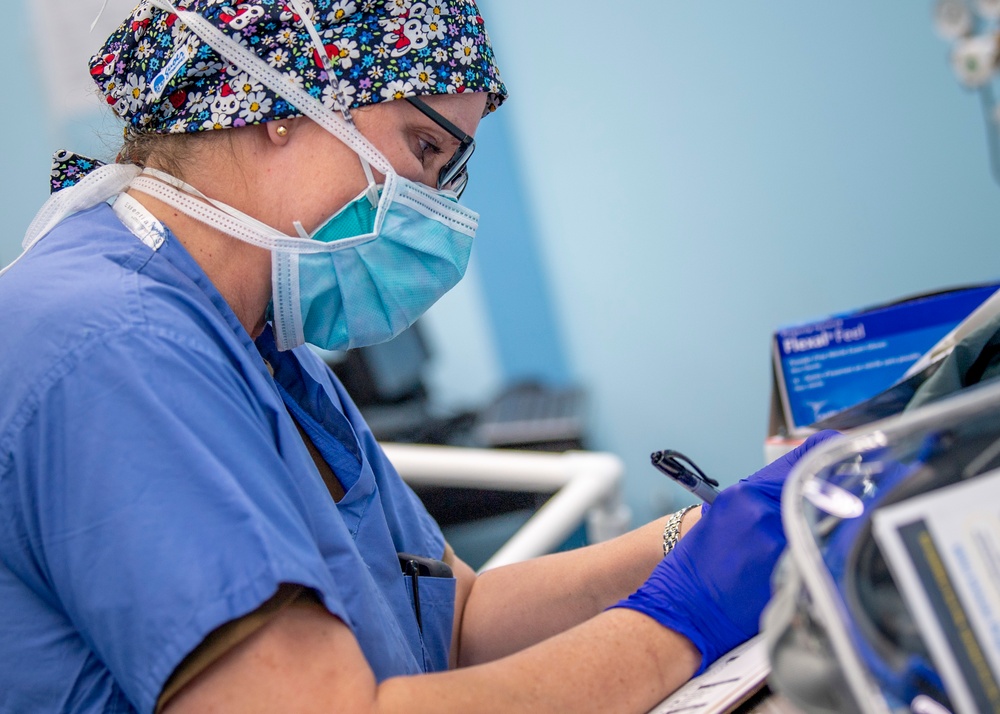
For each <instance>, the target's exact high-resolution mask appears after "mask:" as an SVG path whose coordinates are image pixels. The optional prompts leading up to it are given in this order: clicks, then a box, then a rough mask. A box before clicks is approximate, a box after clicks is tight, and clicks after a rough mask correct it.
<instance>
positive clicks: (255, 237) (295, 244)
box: [131, 176, 373, 254]
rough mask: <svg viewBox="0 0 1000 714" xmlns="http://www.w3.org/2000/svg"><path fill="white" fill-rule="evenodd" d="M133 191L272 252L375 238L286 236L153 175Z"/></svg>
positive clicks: (326, 248)
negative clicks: (332, 240) (327, 239)
mask: <svg viewBox="0 0 1000 714" xmlns="http://www.w3.org/2000/svg"><path fill="white" fill-rule="evenodd" d="M181 183H183V182H181ZM131 188H133V189H135V190H136V191H139V192H141V193H145V194H147V195H150V196H152V197H154V198H157V199H159V200H161V201H163V202H164V203H166V204H169V205H171V206H173V207H174V208H176V209H177V210H178V211H180V212H181V213H183V214H185V215H187V216H190V217H191V218H194V219H195V220H197V221H199V222H201V223H205V224H206V225H209V226H212V227H213V228H216V229H218V230H220V231H222V232H223V233H225V234H226V235H229V236H232V237H233V238H236V239H237V240H241V241H243V242H244V243H249V244H250V245H254V246H257V247H258V248H263V249H265V250H269V251H282V252H285V253H295V254H304V253H332V252H336V251H338V250H343V249H344V248H350V247H351V246H354V245H358V244H359V243H366V242H368V241H369V240H371V239H372V237H373V235H363V236H356V237H353V238H345V239H344V240H342V241H337V242H336V243H323V242H321V241H315V240H308V239H307V240H303V239H302V238H296V237H294V236H289V235H285V234H284V233H281V232H280V231H277V230H275V229H274V228H271V227H270V226H268V225H267V224H265V223H261V222H260V221H258V220H257V219H255V218H253V217H252V216H248V215H246V214H245V213H242V212H241V211H238V210H237V209H235V208H233V207H232V206H227V205H226V204H224V203H221V202H219V201H212V200H211V199H205V200H201V199H199V198H196V197H194V196H191V195H189V194H187V193H184V192H182V191H180V190H178V189H177V188H176V187H175V186H173V185H170V184H167V183H164V182H162V181H160V180H159V179H157V178H152V177H151V176H138V177H137V178H136V179H135V180H134V181H132V183H131Z"/></svg>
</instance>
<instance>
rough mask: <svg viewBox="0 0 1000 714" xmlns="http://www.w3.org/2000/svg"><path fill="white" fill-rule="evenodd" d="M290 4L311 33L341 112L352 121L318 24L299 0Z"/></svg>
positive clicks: (290, 0) (291, 1)
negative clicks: (309, 17)
mask: <svg viewBox="0 0 1000 714" xmlns="http://www.w3.org/2000/svg"><path fill="white" fill-rule="evenodd" d="M288 4H289V5H291V7H292V9H293V10H295V12H297V13H298V15H299V17H300V18H302V24H303V25H304V26H305V28H306V32H308V33H309V37H310V39H312V42H313V47H314V48H315V50H316V57H317V58H318V59H319V61H320V64H322V65H323V69H325V70H326V78H327V81H328V82H329V83H330V89H332V90H333V96H334V98H335V99H336V101H337V104H338V105H339V108H340V113H341V114H343V115H344V119H346V120H347V121H351V114H350V107H349V106H348V102H347V99H346V97H344V93H343V92H342V91H341V89H340V78H339V77H337V72H336V70H334V67H333V62H331V61H330V55H328V54H327V53H326V47H325V46H324V45H323V40H322V39H320V36H319V33H318V32H317V31H316V26H315V25H314V24H313V23H311V22H309V21H308V20H307V19H306V18H307V17H308V15H306V13H305V12H304V11H303V8H302V6H301V4H300V2H299V0H288Z"/></svg>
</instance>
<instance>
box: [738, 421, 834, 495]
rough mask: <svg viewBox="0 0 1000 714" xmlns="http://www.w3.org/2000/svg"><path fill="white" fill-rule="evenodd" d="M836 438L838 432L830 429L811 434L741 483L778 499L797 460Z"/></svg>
mask: <svg viewBox="0 0 1000 714" xmlns="http://www.w3.org/2000/svg"><path fill="white" fill-rule="evenodd" d="M837 436H840V432H837V431H833V430H832V429H825V430H823V431H820V432H817V433H815V434H812V435H811V436H810V437H809V438H808V439H806V440H805V441H804V442H802V443H801V444H799V445H798V446H796V447H795V448H794V449H792V450H791V451H789V452H788V453H787V454H785V455H784V456H781V457H779V458H777V459H775V460H774V461H772V462H771V463H769V464H768V465H767V466H765V467H764V468H762V469H760V470H759V471H757V472H755V473H753V474H751V475H750V476H748V477H747V478H745V479H743V482H745V483H752V484H754V485H756V486H758V487H759V488H760V489H761V490H762V491H764V492H766V493H767V494H768V495H770V496H771V498H775V499H780V498H781V489H782V488H784V485H785V480H786V479H787V478H788V474H789V473H790V472H791V470H792V467H793V466H795V464H796V463H798V461H799V459H801V458H802V457H803V456H804V455H805V454H806V453H807V452H808V451H809V450H810V449H812V448H813V447H815V446H818V445H819V444H821V443H823V442H824V441H827V440H829V439H832V438H834V437H837Z"/></svg>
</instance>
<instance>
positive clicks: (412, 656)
mask: <svg viewBox="0 0 1000 714" xmlns="http://www.w3.org/2000/svg"><path fill="white" fill-rule="evenodd" d="M91 72H92V74H93V76H94V77H95V79H96V81H97V83H98V85H99V86H100V88H101V90H102V92H103V94H104V95H105V97H106V99H107V101H108V103H109V104H111V105H112V106H113V107H114V110H115V111H116V113H117V114H119V116H121V117H122V118H123V119H124V120H125V122H126V125H127V128H126V142H125V146H124V148H123V149H122V152H121V154H120V155H119V159H118V163H117V164H115V165H112V166H104V167H100V168H96V167H95V166H94V165H93V164H92V162H89V161H87V160H85V159H81V158H80V157H76V156H73V155H64V156H62V157H61V158H62V162H61V163H60V165H59V168H58V169H57V170H56V172H55V175H54V183H55V185H56V188H60V189H61V190H59V191H58V192H57V193H56V194H55V196H54V197H53V199H52V200H51V201H50V202H49V203H48V204H47V205H46V207H45V208H43V210H42V212H41V213H40V214H39V216H38V218H37V219H36V221H35V223H34V224H33V225H32V227H31V229H29V234H28V237H27V239H26V245H27V247H28V249H27V250H26V252H25V253H24V254H23V255H22V257H21V258H19V260H18V261H16V263H15V264H13V265H12V266H9V267H8V269H7V270H6V271H5V274H4V275H3V277H2V278H0V301H2V303H3V304H4V305H5V306H6V309H5V311H4V317H3V318H2V323H0V325H2V329H3V333H4V335H5V338H6V339H5V341H4V343H3V345H2V346H0V389H2V390H3V392H4V394H5V395H6V399H4V400H2V405H0V487H2V489H3V491H2V492H0V524H2V528H3V531H2V534H3V535H2V539H0V549H2V550H0V555H2V557H0V594H2V597H0V628H2V630H3V631H4V632H5V637H4V642H3V644H2V645H0V709H3V710H5V711H7V710H10V711H59V710H65V711H81V712H82V711H108V712H110V711H115V712H118V711H133V710H137V711H144V712H148V711H157V710H162V711H169V712H188V711H206V710H212V709H213V708H214V709H227V710H228V709H231V710H233V711H241V712H245V711H258V710H259V711H289V712H291V711H314V710H315V711H321V710H322V711H329V710H332V709H335V710H336V711H348V712H353V711H358V712H368V711H376V710H379V711H383V710H384V711H407V712H413V711H435V712H440V711H461V712H468V711H492V710H497V711H504V712H511V711H539V710H553V711H563V710H575V711H595V712H596V711H601V712H603V711H613V710H614V711H643V710H645V709H647V708H649V707H650V706H651V705H652V704H654V703H655V702H656V701H658V700H659V699H661V698H662V697H663V696H665V695H666V694H667V693H669V692H670V691H672V690H673V689H674V688H676V687H677V686H678V685H679V684H681V683H682V682H683V681H685V680H686V679H687V678H689V677H690V676H691V675H692V674H693V673H695V672H696V671H698V670H699V669H700V668H703V667H705V666H707V664H709V663H710V662H711V661H712V660H713V659H714V658H716V657H718V656H719V655H720V654H721V653H722V652H725V651H726V650H727V649H729V648H731V647H732V646H734V645H735V644H737V643H739V642H741V641H742V640H744V639H746V638H747V637H749V636H751V635H753V634H754V633H755V632H756V631H757V618H758V617H759V614H760V609H761V608H762V607H763V604H764V602H766V600H767V596H768V585H767V577H768V574H769V572H770V569H771V567H773V564H774V561H775V559H776V558H777V555H778V553H779V552H780V549H781V547H782V544H783V536H782V534H781V528H780V522H779V520H778V509H777V502H778V494H779V493H780V486H781V483H782V480H783V478H784V476H785V474H786V473H787V472H788V470H789V468H790V467H791V465H792V463H794V460H795V459H796V458H798V456H799V452H796V453H794V454H792V455H790V456H789V457H788V458H786V459H783V460H782V461H780V462H777V463H776V464H773V465H771V466H770V467H767V468H766V469H764V470H762V471H761V472H759V473H758V474H755V475H754V476H753V477H751V478H750V479H748V480H746V481H745V482H742V483H741V484H739V485H738V486H736V487H733V488H732V489H728V490H727V491H726V492H725V493H724V494H723V495H722V496H720V498H719V500H718V501H717V502H716V505H715V506H714V507H713V508H712V509H711V510H709V511H707V515H704V518H703V520H702V521H701V523H700V524H699V525H698V526H697V527H695V528H694V529H693V530H692V532H691V534H690V535H689V536H687V537H686V538H684V540H682V541H681V542H680V544H679V545H678V546H677V547H676V548H675V549H674V550H673V551H672V552H671V553H670V555H669V556H668V557H664V555H665V552H666V551H667V550H668V547H667V545H666V544H665V543H666V542H667V541H669V542H670V543H671V544H672V543H673V542H674V541H675V540H676V538H677V536H678V535H679V534H680V533H681V532H683V531H686V530H687V529H688V528H690V527H691V525H692V524H693V523H694V522H696V521H697V520H698V517H699V512H698V510H697V509H696V510H693V511H688V512H686V513H685V514H682V516H683V517H681V516H675V517H673V518H671V519H670V520H669V522H666V521H660V522H657V523H652V524H649V525H647V526H645V527H643V528H640V529H638V530H636V531H634V532H633V533H630V534H628V535H626V536H623V537H622V538H619V539H617V540H615V541H612V542H609V543H605V544H600V545H597V546H593V547H590V548H586V549H581V550H579V551H574V552H571V553H564V554H559V555H554V556H548V557H546V558H543V559H540V560H538V561H536V562H531V563H524V564H520V565H516V566H511V567H509V568H504V569H498V570H496V571H491V572H489V573H486V574H485V575H483V576H480V577H476V575H475V573H474V572H473V571H472V570H471V569H470V568H469V567H468V566H467V565H465V564H464V563H462V561H461V560H460V559H459V558H457V557H456V556H455V555H454V553H453V552H452V551H451V549H450V548H449V547H448V546H447V544H446V543H445V542H444V539H443V537H442V535H441V532H440V530H439V529H438V527H437V525H436V524H435V523H434V522H433V520H432V519H431V518H430V517H429V516H428V514H427V513H426V511H425V510H424V509H423V507H422V506H421V504H420V503H419V501H418V500H417V499H416V498H415V496H414V495H413V494H412V492H411V491H410V490H409V489H408V488H407V487H406V486H405V485H404V484H403V483H402V482H401V481H400V479H399V477H398V476H397V475H396V473H395V471H394V470H393V468H392V466H391V465H390V464H389V463H388V461H387V460H386V459H385V456H384V455H383V453H382V451H381V450H380V448H379V446H378V444H377V443H376V442H375V440H374V439H373V437H372V435H371V432H370V431H369V430H368V429H367V427H366V426H365V424H364V421H363V420H362V418H361V416H360V415H359V414H358V412H357V410H356V409H355V407H354V405H353V404H352V403H351V401H350V398H349V397H348V396H347V395H346V394H345V393H344V391H343V389H342V387H341V386H340V385H339V383H338V382H337V380H336V378H335V377H334V376H333V375H332V374H331V373H330V371H329V370H328V369H327V368H326V367H325V365H323V363H322V362H321V361H320V360H318V359H317V358H316V357H315V356H314V355H313V353H312V352H310V350H309V349H307V348H306V347H305V346H304V344H303V343H304V342H311V343H314V344H317V345H319V346H321V347H325V348H329V349H343V348H347V347H355V346H360V345H365V344H372V343H375V342H378V341H381V340H385V339H389V338H390V337H392V336H393V335H394V334H396V333H398V332H399V331H401V330H402V329H404V328H405V327H406V326H407V325H409V324H410V323H412V322H413V320H415V319H416V318H417V317H418V316H419V315H420V314H421V313H422V312H423V311H424V310H425V309H426V308H427V307H429V305H430V304H431V303H433V302H434V300H436V299H437V298H438V297H439V296H440V295H441V294H442V293H443V292H445V291H446V290H447V289H449V288H450V287H451V286H453V285H454V284H455V282H457V280H458V279H460V278H461V276H462V274H463V272H464V270H465V266H466V262H467V260H468V255H469V250H470V249H471V240H472V236H473V235H474V233H475V228H476V222H477V216H476V214H474V213H473V212H471V211H469V210H468V209H465V208H463V207H462V206H461V205H460V204H459V203H458V202H457V198H458V196H459V195H460V193H461V191H462V189H463V188H464V185H465V182H466V181H467V180H468V173H467V170H466V162H467V161H468V158H469V156H470V155H471V152H472V148H473V147H474V143H473V140H472V136H473V135H474V133H475V131H476V127H477V125H478V123H479V120H480V118H481V117H482V116H484V115H485V114H487V113H488V112H489V111H491V110H493V109H495V108H497V107H498V106H499V105H500V104H501V103H502V101H503V99H504V98H505V96H506V90H505V89H504V87H503V85H502V84H501V82H500V79H499V75H498V73H497V70H496V66H495V64H494V59H493V54H492V51H491V49H490V46H489V43H488V40H487V37H486V34H485V30H484V28H483V26H482V18H481V17H480V16H479V15H478V11H477V10H476V8H475V5H474V4H473V3H472V2H469V1H468V0H428V1H427V2H411V0H389V1H384V0H378V1H362V0H336V1H334V0H313V2H309V1H308V0H287V1H286V0H253V1H252V2H245V3H240V4H236V5H234V4H232V3H226V2H222V1H220V0H189V2H186V3H184V2H182V3H180V7H174V6H172V5H171V4H170V3H169V2H167V0H152V1H151V0H144V2H142V3H141V4H140V5H139V7H138V8H137V9H136V10H135V11H134V13H133V14H132V16H131V17H130V18H128V19H127V20H126V22H125V23H124V24H123V25H122V26H121V27H120V28H119V30H118V31H116V32H115V33H114V34H113V35H112V36H111V38H110V39H109V40H108V42H107V43H106V44H105V46H104V47H103V48H102V50H101V51H100V52H99V53H98V54H97V55H96V56H95V57H94V58H93V60H92V64H91ZM85 174H86V178H81V177H82V176H84V175H85ZM107 199H114V200H113V202H112V204H113V205H109V203H106V202H105V201H106V200H107ZM808 446H811V443H810V444H807V446H806V448H808ZM702 513H703V514H704V513H705V511H704V510H703V511H702ZM661 534H662V537H661ZM741 534H742V535H741ZM751 536H752V537H751ZM661 543H664V544H662V545H661ZM734 544H735V545H734ZM696 556H697V558H698V560H699V561H700V562H699V564H698V567H697V568H695V557H696ZM651 571H653V572H652V575H650V572H651ZM644 581H645V582H644ZM619 601H620V602H619ZM471 665H479V666H471ZM449 667H450V668H451V671H448V670H449ZM412 675H419V676H412Z"/></svg>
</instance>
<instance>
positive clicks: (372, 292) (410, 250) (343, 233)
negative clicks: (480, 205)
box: [272, 177, 478, 350]
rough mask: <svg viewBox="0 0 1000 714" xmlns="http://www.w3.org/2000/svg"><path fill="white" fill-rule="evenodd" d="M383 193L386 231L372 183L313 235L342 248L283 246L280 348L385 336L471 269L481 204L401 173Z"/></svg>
mask: <svg viewBox="0 0 1000 714" xmlns="http://www.w3.org/2000/svg"><path fill="white" fill-rule="evenodd" d="M390 190H391V191H393V194H392V195H388V193H387V192H388V191H390ZM383 203H385V204H386V209H385V211H386V212H385V215H384V217H382V218H381V226H380V229H379V230H378V231H377V232H376V229H375V223H376V221H377V220H378V219H379V216H378V210H379V209H378V208H377V207H376V208H373V207H372V205H371V203H370V201H369V198H368V196H367V192H366V193H363V194H361V195H360V196H358V197H357V198H356V199H354V200H353V201H351V202H350V203H349V204H347V206H345V207H344V208H343V209H342V210H341V211H340V212H339V213H337V214H336V215H335V216H333V217H332V218H330V219H329V220H328V221H326V222H325V223H324V224H323V225H322V226H320V227H319V229H317V230H316V231H315V232H313V233H312V234H311V235H310V236H309V238H310V239H311V240H313V241H316V242H319V243H321V244H323V245H326V246H330V247H331V248H333V249H334V250H331V251H328V252H327V251H324V252H315V253H294V252H286V251H280V250H278V251H274V253H273V258H272V267H273V271H272V287H273V294H272V310H273V322H274V334H275V341H276V343H277V345H278V348H279V349H288V348H290V347H294V346H295V345H298V344H301V343H302V342H309V343H311V344H314V345H316V346H318V347H323V348H325V349H329V350H342V349H348V348H352V347H363V346H366V345H372V344H376V343H379V342H385V341H386V340H389V339H392V338H393V337H395V336H396V335H398V334H399V333H400V332H402V331H403V330H405V329H406V328H407V327H409V326H410V325H412V324H413V323H414V321H416V319H417V318H418V317H420V316H421V315H422V314H423V313H424V312H425V311H426V310H427V308H429V307H430V306H431V305H433V304H434V303H435V302H437V300H438V298H440V297H441V296H442V295H444V294H445V293H446V292H448V291H449V290H450V289H451V288H453V287H454V286H455V284H456V283H458V281H459V280H461V279H462V276H463V275H465V269H466V267H467V266H468V263H469V255H470V253H471V251H472V239H473V237H474V236H475V233H476V226H477V225H478V216H477V215H476V214H475V213H473V212H472V211H469V210H467V209H464V208H462V207H461V206H459V205H458V203H457V202H456V201H455V200H454V199H453V198H451V197H450V196H448V195H446V194H443V193H442V192H439V191H435V190H432V189H430V188H427V187H425V186H422V185H420V184H416V183H413V182H411V181H407V180H406V179H402V178H398V177H397V179H396V181H394V182H393V184H392V186H391V187H390V186H388V185H385V186H382V187H381V191H380V195H379V204H380V205H382V204H383ZM358 236H371V238H370V239H368V240H362V241H359V240H358V239H357V237H358ZM340 246H343V247H341V248H340V249H337V248H338V247H340Z"/></svg>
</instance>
